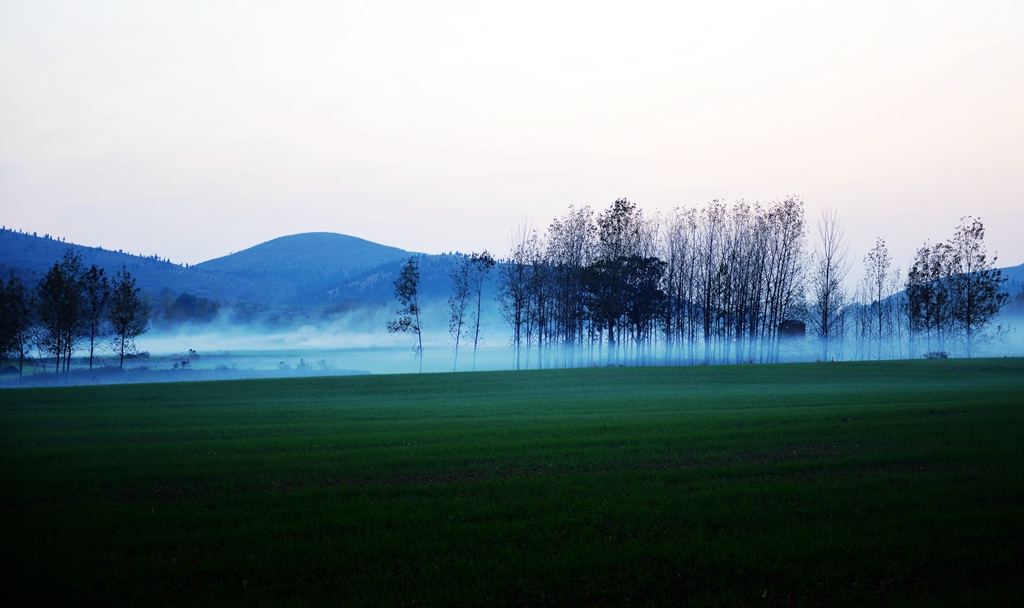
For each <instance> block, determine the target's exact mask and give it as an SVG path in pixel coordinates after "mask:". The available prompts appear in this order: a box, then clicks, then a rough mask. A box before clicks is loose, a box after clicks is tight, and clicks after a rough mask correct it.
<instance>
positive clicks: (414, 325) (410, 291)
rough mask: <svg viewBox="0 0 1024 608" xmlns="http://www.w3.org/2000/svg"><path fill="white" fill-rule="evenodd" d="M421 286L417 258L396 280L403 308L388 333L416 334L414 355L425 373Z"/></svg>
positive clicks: (390, 325) (398, 297) (398, 312)
mask: <svg viewBox="0 0 1024 608" xmlns="http://www.w3.org/2000/svg"><path fill="white" fill-rule="evenodd" d="M419 285H420V267H419V264H418V263H417V262H416V258H409V261H408V262H406V263H405V266H402V272H401V274H399V275H398V278H397V279H395V299H396V300H398V303H399V305H400V306H401V307H400V308H399V309H398V310H397V311H396V313H397V314H398V316H397V317H396V318H395V319H394V320H393V321H388V325H387V327H388V332H390V333H393V334H394V333H404V334H414V335H415V336H416V344H415V345H414V346H413V347H412V352H413V355H414V356H416V357H419V360H420V373H421V374H422V373H423V333H422V331H421V329H420V306H419V302H418V300H417V294H418V291H419Z"/></svg>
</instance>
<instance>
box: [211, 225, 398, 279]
mask: <svg viewBox="0 0 1024 608" xmlns="http://www.w3.org/2000/svg"><path fill="white" fill-rule="evenodd" d="M410 255H411V254H410V253H409V252H408V251H405V250H403V249H398V248H397V247H388V246H386V245H379V244H377V243H372V242H370V241H367V240H364V239H360V238H357V237H354V236H348V235H344V234H335V233H333V232H307V233H304V234H293V235H291V236H282V237H279V238H276V239H273V240H271V241H267V242H265V243H260V244H259V245H256V246H255V247H250V248H249V249H246V250H244V251H239V252H238V253H232V254H231V255H226V256H224V257H222V258H216V259H214V260H209V261H207V262H203V263H201V264H196V266H195V267H196V268H197V269H199V270H205V271H208V272H217V273H223V274H229V275H233V276H239V277H249V278H254V279H261V280H265V279H268V278H270V279H280V280H285V281H288V282H293V283H295V282H298V283H309V282H310V281H315V280H317V279H322V278H323V277H326V276H337V275H347V274H350V273H352V272H353V271H356V270H361V269H367V268H373V267H375V266H380V265H381V264H384V263H386V262H391V261H394V260H401V259H406V258H408V257H409V256H410Z"/></svg>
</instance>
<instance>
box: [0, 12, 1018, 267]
mask: <svg viewBox="0 0 1024 608" xmlns="http://www.w3.org/2000/svg"><path fill="white" fill-rule="evenodd" d="M789 194H797V195H801V196H802V197H803V198H804V200H805V201H806V203H807V205H808V210H809V216H810V217H811V218H813V217H814V216H815V215H816V214H817V213H818V212H819V211H820V210H821V209H822V208H825V207H831V208H835V209H837V210H838V211H839V213H840V214H841V216H842V218H843V219H844V220H845V223H846V228H847V233H848V235H849V237H850V240H851V244H852V247H853V251H854V252H855V253H856V254H857V255H858V258H859V256H861V255H863V253H864V252H865V251H866V250H867V249H868V248H869V247H870V245H871V244H872V242H873V241H874V238H875V237H876V236H881V237H883V238H885V239H886V240H887V241H888V242H889V245H890V249H891V251H892V253H893V254H894V257H895V258H896V260H897V262H899V263H900V264H902V265H904V266H905V265H906V263H907V261H908V260H909V258H910V256H911V254H912V252H913V250H914V249H915V248H916V247H918V246H919V245H920V244H921V243H922V242H923V241H924V240H925V239H927V238H931V239H933V240H942V239H945V238H946V237H948V236H949V235H950V234H951V232H952V230H953V228H954V226H955V225H956V224H957V223H958V220H959V218H960V216H963V215H968V214H973V215H976V216H980V217H981V218H982V220H983V221H984V222H985V225H986V227H987V228H988V236H987V242H988V245H989V250H990V251H992V250H998V251H999V253H1000V264H1005V265H1016V264H1020V263H1022V262H1024V236H1022V230H1021V228H1022V226H1024V2H1020V0H1016V1H1006V2H977V1H974V2H937V1H934V0H932V1H928V2H863V1H862V2H842V3H835V4H830V3H825V2H820V1H815V2H735V3H729V2H715V3H710V2H694V3H689V4H683V3H679V2H659V3H638V2H630V3H626V2H618V3H609V4H602V3H597V2H580V3H554V2H550V1H546V2H536V3H531V2H514V3H503V4H497V3H486V2H479V1H478V2H465V3H460V2H439V1H433V2H381V1H373V2H323V3H298V2H288V3H284V2H279V3H261V2H211V1H210V0H204V1H202V2H181V1H175V2H168V3H158V2H138V1H132V2H105V1H99V0H93V1H90V2H67V3H61V2H44V1H38V0H33V1H31V2H25V1H21V0H14V1H8V0H0V223H2V224H6V225H7V226H8V227H11V226H13V227H15V228H20V229H24V230H28V231H30V232H31V231H37V232H39V233H40V234H42V233H44V232H48V233H50V234H55V235H59V236H63V237H66V238H67V239H68V241H75V242H79V243H82V244H86V245H98V246H104V247H107V248H113V249H124V250H127V251H131V252H134V253H144V254H153V253H157V254H160V255H161V256H169V257H170V258H171V259H172V260H173V261H175V262H190V263H196V262H200V261H203V260H206V259H209V258H213V257H217V256H220V255H224V254H227V253H229V252H231V251H237V250H240V249H244V248H246V247H249V246H251V245H254V244H256V243H259V242H262V241H265V240H268V239H271V238H274V237H277V236H282V235H286V234H292V233H296V232H308V231H331V232H341V233H346V234H352V235H355V236H360V237H363V238H367V239H370V240H374V241H378V242H381V243H385V244H389V245H395V246H398V247H402V248H405V249H411V250H417V251H424V252H430V253H437V252H441V251H449V250H455V249H457V250H462V251H471V250H480V249H483V248H488V249H491V250H492V251H497V252H498V253H504V252H505V251H506V250H507V242H508V235H509V233H510V232H511V231H512V229H513V228H514V227H515V226H516V225H517V224H519V223H521V222H523V221H525V220H529V221H530V222H532V224H533V225H535V226H536V227H538V228H544V227H546V225H547V224H548V223H549V222H550V220H551V218H552V217H553V216H555V215H558V214H561V213H562V212H563V211H564V210H565V209H566V207H567V206H568V205H569V204H575V205H577V206H579V205H585V204H586V205H591V206H592V207H594V208H595V209H602V208H604V207H607V206H608V205H609V204H610V203H611V202H612V201H613V200H614V199H616V198H619V197H628V198H629V199H631V200H633V201H635V202H637V203H638V204H639V205H641V206H642V207H643V208H645V209H646V210H650V211H654V210H663V211H668V210H670V209H671V208H673V207H675V206H679V205H694V204H703V203H705V202H707V201H709V200H711V199H714V198H721V199H726V200H730V201H731V200H735V199H739V198H744V199H747V200H749V201H762V202H768V201H770V200H772V199H777V198H782V197H784V196H786V195H789Z"/></svg>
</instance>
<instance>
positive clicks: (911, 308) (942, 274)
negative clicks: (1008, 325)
mask: <svg viewBox="0 0 1024 608" xmlns="http://www.w3.org/2000/svg"><path fill="white" fill-rule="evenodd" d="M984 240H985V227H984V226H983V225H982V223H981V221H980V220H978V219H977V218H973V217H964V218H962V220H961V223H960V225H959V226H958V227H957V229H956V231H955V232H954V235H953V238H951V239H949V240H948V241H947V242H945V243H939V244H937V245H934V246H929V245H928V244H927V243H926V244H925V245H924V246H923V247H921V248H920V249H918V250H917V254H916V255H915V257H914V264H913V266H912V267H911V268H910V271H909V273H908V276H907V281H906V285H905V289H906V295H907V308H908V316H909V319H910V330H911V337H912V339H913V337H914V336H920V335H921V334H923V339H924V340H925V344H926V347H925V351H926V352H945V350H946V348H947V341H948V340H950V339H951V338H953V337H959V338H960V339H961V340H962V342H963V346H964V349H965V353H966V355H967V356H968V357H971V356H972V355H973V354H974V347H975V344H976V343H977V340H978V336H979V335H981V333H982V332H983V331H984V330H985V328H986V327H987V326H988V325H989V324H990V323H991V322H992V319H993V318H995V316H996V315H997V314H999V311H1000V310H1001V309H1002V308H1003V306H1004V305H1005V304H1006V303H1007V302H1008V301H1009V299H1010V296H1009V294H1007V293H1005V291H1004V290H1003V283H1004V282H1005V281H1006V279H1005V278H1004V277H1003V276H1002V272H1001V271H1000V270H999V269H997V268H995V262H996V257H995V256H993V257H992V258H991V259H989V258H988V253H987V252H986V250H985V243H984Z"/></svg>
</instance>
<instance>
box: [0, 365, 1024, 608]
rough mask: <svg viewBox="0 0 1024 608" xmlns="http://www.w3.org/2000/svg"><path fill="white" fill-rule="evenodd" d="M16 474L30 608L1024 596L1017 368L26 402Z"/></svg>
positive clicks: (314, 388) (185, 389) (14, 579)
mask: <svg viewBox="0 0 1024 608" xmlns="http://www.w3.org/2000/svg"><path fill="white" fill-rule="evenodd" d="M0 448H2V449H0V517H2V536H0V560H2V561H0V569H2V572H3V585H2V589H0V596H2V597H8V598H20V599H22V600H27V601H26V603H28V604H42V603H47V604H52V603H66V604H75V605H80V604H86V603H100V602H104V603H115V604H135V605H151V604H161V603H175V604H288V603H290V604H295V605H303V604H324V603H332V604H338V605H385V606H402V605H406V606H409V605H418V606H430V605H453V604H463V605H566V604H583V605H622V604H626V603H630V604H632V603H636V604H652V605H677V604H680V603H690V604H692V605H723V606H734V605H776V606H778V605H798V606H799V605H875V604H877V605H904V604H908V605H918V604H924V605H947V604H948V605H963V604H1001V603H1010V602H1014V601H1015V600H1017V599H1019V597H1020V596H1021V593H1022V592H1024V360H1020V359H1002V360H986V361H920V362H895V363H893V362H886V363H877V364H873V363H863V364H814V365H782V366H767V365H766V366H742V367H704V368H618V369H589V370H569V371H548V372H520V373H510V372H498V373H479V374H457V375H426V376H372V377H347V378H315V379H305V380H264V381H238V382H210V383H189V384H165V385H142V386H107V387H93V388H88V387H80V388H68V389H32V390H19V391H3V392H0ZM5 603H7V602H5ZM8 605H9V604H8Z"/></svg>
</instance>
